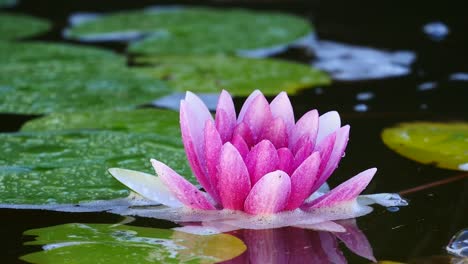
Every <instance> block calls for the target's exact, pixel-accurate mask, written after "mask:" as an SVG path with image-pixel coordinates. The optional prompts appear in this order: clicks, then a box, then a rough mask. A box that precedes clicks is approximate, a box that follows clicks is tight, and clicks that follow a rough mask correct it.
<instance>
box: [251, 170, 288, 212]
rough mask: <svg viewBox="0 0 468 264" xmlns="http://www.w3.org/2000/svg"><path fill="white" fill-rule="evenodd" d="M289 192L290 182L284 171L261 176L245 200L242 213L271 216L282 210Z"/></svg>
mask: <svg viewBox="0 0 468 264" xmlns="http://www.w3.org/2000/svg"><path fill="white" fill-rule="evenodd" d="M290 192H291V180H290V179H289V175H287V174H286V173H285V172H284V171H280V170H277V171H274V172H270V173H268V174H266V175H265V176H263V177H262V178H261V179H260V180H259V181H258V182H257V183H256V184H255V185H254V186H253V187H252V190H251V191H250V193H249V195H248V196H247V199H245V204H244V211H245V212H246V213H249V214H273V213H277V212H279V211H281V210H283V209H284V207H285V206H286V203H287V202H288V199H289V193H290Z"/></svg>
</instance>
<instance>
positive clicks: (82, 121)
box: [21, 108, 181, 142]
mask: <svg viewBox="0 0 468 264" xmlns="http://www.w3.org/2000/svg"><path fill="white" fill-rule="evenodd" d="M78 129H89V130H114V131H122V132H132V133H157V134H159V135H168V136H169V135H170V136H171V140H174V141H176V142H179V141H180V138H181V136H180V128H179V113H178V112H174V111H169V110H161V109H151V108H150V109H137V110H132V111H113V110H112V111H110V110H107V111H100V112H99V114H96V113H95V112H78V113H53V114H50V115H47V116H44V117H41V118H37V119H34V120H31V121H29V122H27V123H26V124H24V126H23V127H22V128H21V130H22V131H51V130H78Z"/></svg>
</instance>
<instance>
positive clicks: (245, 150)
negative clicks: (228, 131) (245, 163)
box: [231, 134, 249, 160]
mask: <svg viewBox="0 0 468 264" xmlns="http://www.w3.org/2000/svg"><path fill="white" fill-rule="evenodd" d="M231 143H232V145H233V146H234V147H235V148H236V149H237V151H239V154H240V155H241V156H242V158H243V159H244V160H245V158H247V154H249V146H248V145H247V143H245V141H244V139H243V138H242V137H241V136H239V135H237V134H236V135H234V137H233V138H232V142H231Z"/></svg>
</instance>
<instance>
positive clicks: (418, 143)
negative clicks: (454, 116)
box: [382, 122, 468, 171]
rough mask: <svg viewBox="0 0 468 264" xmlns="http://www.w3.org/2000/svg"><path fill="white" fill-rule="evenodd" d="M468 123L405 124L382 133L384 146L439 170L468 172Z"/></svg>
mask: <svg viewBox="0 0 468 264" xmlns="http://www.w3.org/2000/svg"><path fill="white" fill-rule="evenodd" d="M467 138H468V124H467V123H429V122H414V123H402V124H399V125H398V126H397V127H393V128H386V129H385V130H384V131H383V132H382V139H383V141H384V143H385V144H386V145H387V146H388V147H389V148H391V149H392V150H394V151H396V152H398V153H399V154H401V155H403V156H405V157H407V158H409V159H412V160H415V161H418V162H421V163H424V164H432V163H434V164H435V165H436V166H437V167H440V168H445V169H453V170H462V171H467V170H468V140H467Z"/></svg>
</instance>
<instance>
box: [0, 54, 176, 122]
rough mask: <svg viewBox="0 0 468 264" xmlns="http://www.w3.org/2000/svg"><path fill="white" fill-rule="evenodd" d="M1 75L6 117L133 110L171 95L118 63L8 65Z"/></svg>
mask: <svg viewBox="0 0 468 264" xmlns="http://www.w3.org/2000/svg"><path fill="white" fill-rule="evenodd" d="M0 72H1V73H2V74H1V75H0V112H7V113H21V114H42V113H51V112H76V111H83V110H102V109H109V108H111V109H131V108H134V107H135V106H137V105H141V104H144V103H149V102H151V101H152V100H154V99H156V98H158V97H160V96H163V95H166V94H168V93H170V89H169V87H167V86H166V85H165V84H164V83H163V82H160V81H158V80H155V78H152V77H150V76H147V75H146V74H142V73H139V72H137V71H135V70H133V69H129V68H126V67H124V66H119V65H116V64H115V63H97V64H95V63H92V62H89V63H86V62H81V63H79V62H77V63H72V62H62V61H50V62H48V61H46V62H37V63H21V62H20V63H7V64H0Z"/></svg>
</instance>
